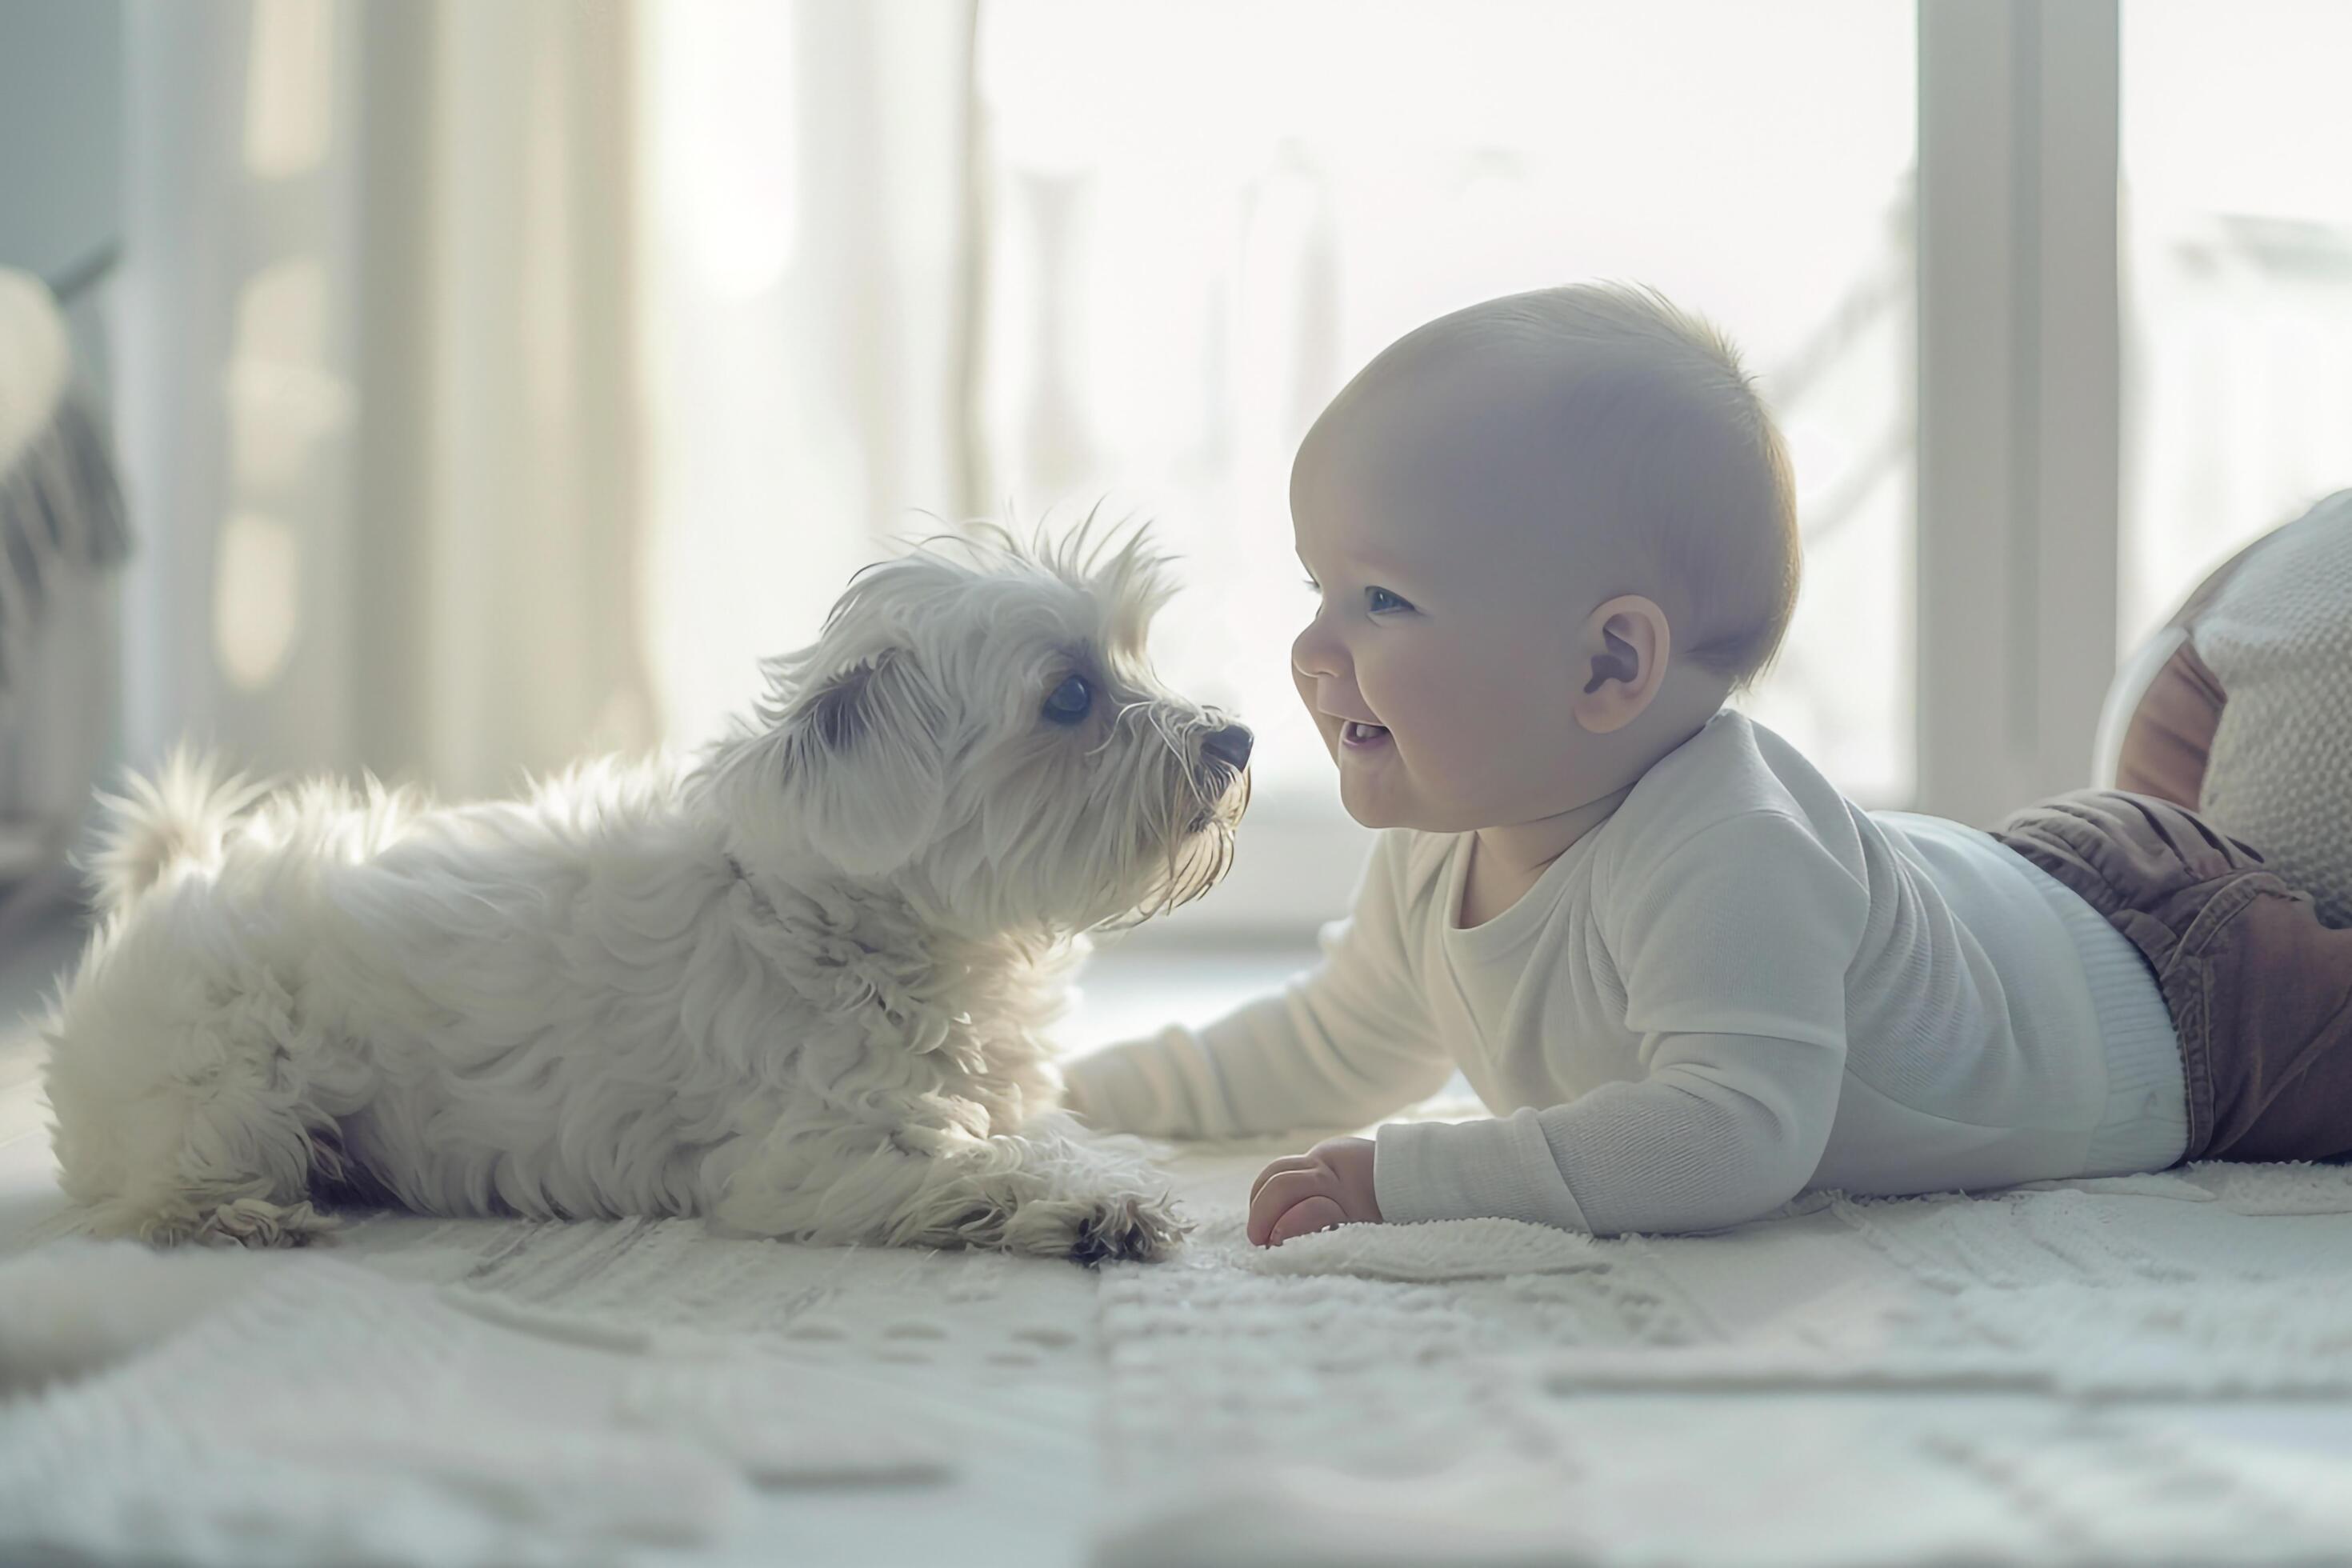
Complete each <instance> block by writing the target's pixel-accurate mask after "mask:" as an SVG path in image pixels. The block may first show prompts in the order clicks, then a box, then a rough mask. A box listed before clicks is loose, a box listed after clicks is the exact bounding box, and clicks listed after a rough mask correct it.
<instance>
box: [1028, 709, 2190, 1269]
mask: <svg viewBox="0 0 2352 1568" xmlns="http://www.w3.org/2000/svg"><path fill="white" fill-rule="evenodd" d="M1469 846H1470V837H1469V836H1468V835H1466V834H1425V833H1419V832H1414V831H1411V830H1407V829H1392V830H1390V831H1388V832H1385V833H1383V834H1381V836H1380V838H1379V841H1378V843H1377V845H1376V847H1375V848H1374V851H1373V854H1372V858H1371V862H1370V867H1369V868H1367V870H1366V873H1365V877H1364V880H1363V883H1362V885H1361V887H1360V889H1359V891H1358V894H1357V899H1356V908H1355V912H1354V915H1353V916H1352V918H1350V919H1349V920H1347V921H1339V922H1335V923H1334V924H1333V925H1331V926H1329V927H1327V928H1326V929H1325V931H1324V933H1323V948H1324V959H1323V962H1322V963H1321V964H1320V965H1319V966H1318V967H1317V968H1315V969H1314V970H1312V971H1311V972H1309V973H1305V974H1302V975H1299V976H1297V978H1295V979H1293V980H1292V981H1291V982H1290V983H1289V984H1287V985H1286V986H1285V987H1284V988H1283V990H1282V991H1281V992H1279V993H1277V994H1273V995H1268V996H1265V997H1260V998H1258V999H1257V1000H1255V1001H1254V1002H1252V1003H1250V1004H1248V1005H1244V1007H1242V1008H1240V1009H1239V1010H1238V1011H1236V1012H1234V1014H1232V1015H1231V1016H1227V1017H1226V1018H1224V1019H1223V1020H1222V1021H1220V1022H1218V1023H1216V1024H1213V1025H1211V1026H1208V1027H1207V1028H1205V1029H1201V1030H1198V1031H1195V1030H1191V1029H1186V1028H1181V1027H1173V1028H1170V1029H1166V1030H1163V1031H1161V1032H1160V1034H1159V1035H1157V1036H1156V1037H1151V1038H1148V1039H1143V1040H1138V1041H1134V1042H1131V1043H1129V1044H1126V1045H1122V1046H1117V1047H1111V1048H1109V1049H1108V1050H1104V1051H1100V1052H1097V1053H1096V1054H1094V1055H1092V1056H1089V1057H1084V1058H1079V1059H1077V1060H1076V1061H1074V1062H1071V1063H1070V1064H1068V1074H1069V1080H1070V1094H1071V1103H1072V1106H1073V1108H1074V1109H1075V1110H1077V1112H1078V1113H1079V1114H1080V1115H1081V1116H1082V1117H1083V1118H1085V1119H1086V1120H1087V1121H1091V1122H1093V1123H1094V1124H1096V1125H1097V1126H1102V1127H1107V1128H1118V1129H1123V1130H1128V1131H1139V1132H1150V1133H1158V1134H1163V1135H1171V1136H1180V1137H1211V1136H1229V1135H1234V1134H1239V1133H1245V1132H1270V1131H1284V1130H1288V1129H1292V1128H1298V1127H1310V1126H1311V1127H1331V1126H1361V1125H1364V1124H1367V1123H1370V1122H1372V1121H1378V1120H1379V1119H1380V1118H1381V1117H1383V1116H1386V1115H1388V1114H1390V1113H1391V1112H1392V1111H1395V1110H1398V1109H1400V1108H1401V1107H1403V1106H1405V1105H1409V1104H1411V1103H1412V1102H1413V1101H1414V1100H1420V1099H1423V1098H1425V1097H1426V1096H1427V1095H1428V1094H1430V1093H1431V1092H1432V1091H1433V1090H1434V1089H1436V1088H1437V1087H1438V1086H1439V1085H1440V1084H1442V1083H1444V1081H1445V1079H1447V1078H1448V1077H1449V1076H1450V1075H1451V1073H1452V1071H1453V1069H1454V1068H1456V1067H1457V1066H1458V1067H1459V1068H1461V1069H1462V1071H1463V1074H1464V1075H1465V1077H1466V1078H1467V1079H1469V1081H1470V1084H1471V1087H1472V1088H1474V1089H1476V1090H1477V1091H1478V1094H1479V1097H1480V1098H1481V1099H1482V1100H1484V1101H1485V1102H1486V1106H1487V1108H1488V1109H1489V1110H1493V1111H1495V1112H1496V1116H1495V1117H1494V1118H1492V1119H1489V1120H1483V1121H1467V1122H1459V1123H1452V1124H1447V1123H1442V1122H1412V1123H1399V1124H1392V1125H1390V1126H1385V1127H1382V1128H1381V1130H1380V1132H1379V1139H1378V1148H1377V1153H1376V1156H1375V1159H1374V1184H1375V1186H1376V1189H1377V1194H1378V1196H1379V1200H1380V1205H1381V1214H1382V1215H1383V1217H1385V1218H1387V1219H1390V1220H1396V1221H1406V1220H1419V1219H1448V1218H1467V1217H1471V1216H1475V1215H1503V1216H1506V1217H1509V1218H1517V1219H1528V1220H1534V1221H1538V1222H1539V1223H1544V1224H1549V1225H1557V1226H1565V1227H1569V1228H1572V1229H1578V1230H1590V1231H1592V1232H1594V1233H1596V1234H1601V1235H1609V1234H1613V1233H1616V1232H1621V1231H1650V1232H1662V1231H1680V1230H1699V1229H1709V1228H1715V1227H1718V1226H1727V1225H1733V1224H1737V1223H1738V1222H1740V1221H1742V1220H1746V1219H1750V1218H1753V1217H1755V1216H1757V1215H1761V1214H1764V1213H1766V1212H1768V1211H1769V1210H1770V1209H1772V1208H1774V1207H1776V1206H1777V1205H1780V1204H1782V1203H1785V1202H1786V1201H1787V1200H1788V1199H1789V1198H1790V1197H1791V1196H1793V1195H1794V1194H1796V1193H1798V1192H1799V1191H1800V1190H1801V1189H1803V1188H1805V1187H1808V1186H1824V1187H1839V1188H1843V1189H1844V1190H1846V1191H1849V1192H1854V1193H1873V1194H1902V1193H1918V1192H1933V1191H1944V1190H1950V1189H1962V1188H1983V1187H1999V1186H2007V1185H2011V1184H2016V1183H2019V1182H2026V1181H2034V1180H2040V1179H2045V1178H2058V1177H2065V1176H2076V1175H2105V1174H2114V1173H2125V1172H2136V1171H2147V1170H2158V1169H2161V1168H2163V1167H2164V1166H2166V1165H2168V1164H2171V1163H2173V1162H2174V1161H2176V1160H2178V1159H2179V1157H2180V1154H2181V1152H2182V1149H2183V1148H2184V1146H2185V1144H2186V1141H2187V1117H2186V1108H2185V1100H2184V1090H2183V1080H2182V1075H2181V1067H2180V1058H2179V1045H2178V1041H2177V1037H2176V1036H2175V1034H2174V1031H2173V1027H2172V1024H2171V1019H2170V1016H2169V1015H2168V1012H2167V1010H2166V1008H2165V1005H2164V1002H2163V999H2162V997H2161V995H2160V994H2159V993H2158V990H2157V987H2156V983H2155V978H2154V976H2153V975H2152V974H2151V973H2149V971H2148V969H2147V965H2146V963H2144V962H2143V961H2142V960H2141V958H2140V957H2139V955H2138V953H2137V952H2136V951H2135V950H2134V949H2133V948H2132V947H2131V945H2130V944H2129V943H2128V942H2126V940H2125V939H2124V938H2123V937H2122V936H2121V935H2120V934H2119V933H2117V932H2116V931H2114V930H2113V929H2112V928H2110V927H2109V926H2108V925H2107V923H2106V922H2105V921H2104V920H2103V919H2102V918H2101V917H2100V916H2099V914H2098V913H2097V911H2095V910H2093V909H2091V908H2090V906H2089V905H2087V904H2086V903H2084V901H2083V900H2081V899H2080V898H2078V897H2076V896H2075V895H2074V893H2072V892H2071V891H2069V890H2068V889H2065V888H2064V887H2063V886H2061V885H2060V884H2059V883H2058V882H2056V881H2055V880H2053V879H2051V878H2050V877H2049V876H2047V875H2046V874H2044V873H2043V872H2042V871H2041V870H2039V869H2038V868H2035V867H2033V866H2032V865H2030V864H2029V863H2028V862H2026V861H2025V860H2024V859H2023V858H2021V857H2019V856H2017V855H2015V854H2012V853H2011V851H2009V850H2008V849H2006V848H2004V847H2001V846H2000V844H1999V843H1998V842H1996V841H1995V840H1994V839H1992V838H1991V837H1990V836H1989V835H1986V834H1983V833H1980V832H1978V831H1976V830H1975V829H1972V828H1969V827H1964V826H1960V825H1958V824H1957V823H1950V822H1946V821H1942V820H1940V819H1937V818H1933V817H1924V816H1907V815H1903V814H1895V813H1885V814H1875V815H1874V814H1871V813H1867V812H1864V811H1863V810H1861V809H1860V808H1859V807H1857V806H1855V805H1853V804H1852V803H1851V802H1849V801H1847V800H1846V799H1845V798H1844V797H1843V796H1842V795H1839V794H1838V792H1837V791H1836V790H1835V789H1834V788H1832V786H1831V785H1830V784H1829V783H1828V781H1827V780H1825V779H1823V778H1822V776H1821V774H1820V773H1818V772H1817V771H1815V770H1814V769H1813V767H1812V766H1811V764H1810V763H1807V762H1806V761H1805V760H1804V759H1803V757H1802V756H1801V755H1800V754H1799V753H1798V752H1796V750H1795V749H1794V748H1793V747H1791V746H1790V745H1789V744H1788V743H1787V742H1784V741H1782V740H1781V739H1780V737H1779V736H1777V735H1775V734H1773V733H1772V732H1771V731H1769V730H1766V729H1764V728H1763V727H1761V726H1759V725H1758V724H1756V723H1754V722H1753V721H1749V720H1748V719H1747V718H1745V717H1743V716H1741V715H1739V714H1737V713H1733V712H1728V711H1727V712H1725V713H1722V714H1718V715H1717V717H1716V718H1715V719H1714V720H1712V721H1709V722H1708V724H1707V725H1706V728H1705V729H1703V730H1702V731H1700V732H1699V733H1698V734H1697V735H1696V736H1695V737H1693V738H1692V739H1691V740H1690V741H1689V742H1686V743H1685V744H1684V745H1683V746H1681V747H1680V748H1678V749H1677V750H1675V752H1672V753H1670V754H1669V755H1667V756H1666V757H1665V758H1664V759H1662V760H1661V761H1660V762H1659V763H1657V764H1656V765H1655V766H1654V767H1653V768H1652V769H1651V770H1650V772H1649V773H1646V774H1644V775H1643V778H1642V779H1641V781H1640V782H1639V783H1638V784H1635V785H1634V787H1633V791H1632V792H1631V793H1630V794H1629V795H1627V797H1626V798H1625V800H1624V802H1623V803H1622V805H1619V807H1618V808H1617V810H1616V812H1615V813H1614V814H1612V816H1610V817H1609V818H1608V819H1607V820H1606V821H1605V822H1603V823H1601V825H1600V826H1598V827H1596V828H1594V829H1593V830H1592V831H1591V832H1590V833H1588V834H1586V835H1585V837H1583V838H1582V839H1580V840H1579V841H1578V842H1577V843H1576V844H1575V845H1574V846H1573V847H1570V849H1569V851H1568V852H1567V853H1566V854H1564V855H1562V856H1561V857H1560V858H1559V859H1558V860H1556V861H1554V862H1553V863H1552V865H1551V866H1550V867H1549V868H1547V870H1546V871H1545V873H1544V875H1543V877H1542V879H1540V880H1539V881H1538V883H1537V884H1536V885H1535V887H1534V888H1533V889H1530V890H1529V891H1528V894H1527V895H1526V896H1525V897H1523V898H1522V899H1521V900H1519V901H1518V902H1517V904H1515V905H1513V906H1512V907H1511V908H1510V909H1509V910H1507V911H1505V912H1504V913H1503V914H1502V915H1500V916H1498V917H1496V919H1494V920H1492V921H1487V922H1486V924H1484V925H1480V926H1476V927H1473V928H1471V929H1468V930H1465V929H1463V928H1461V927H1460V926H1459V925H1458V924H1457V923H1456V916H1457V912H1458V910H1460V908H1461V899H1462V885H1463V877H1464V874H1465V869H1466V868H1467V863H1468V858H1467V853H1466V852H1467V850H1468V848H1469Z"/></svg>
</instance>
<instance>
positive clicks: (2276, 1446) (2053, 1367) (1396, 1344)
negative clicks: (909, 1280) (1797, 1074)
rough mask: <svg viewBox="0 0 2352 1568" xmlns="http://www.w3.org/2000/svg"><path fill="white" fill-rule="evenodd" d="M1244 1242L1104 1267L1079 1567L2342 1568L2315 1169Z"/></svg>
mask: <svg viewBox="0 0 2352 1568" xmlns="http://www.w3.org/2000/svg"><path fill="white" fill-rule="evenodd" d="M1239 1164H1241V1165H1242V1166H1244V1168H1245V1167H1246V1164H1247V1162H1240V1163H1239ZM1239 1226H1240V1211H1239V1209H1238V1208H1237V1207H1234V1206H1232V1205H1231V1204H1230V1201H1229V1203H1228V1206H1227V1207H1226V1208H1225V1209H1224V1211H1223V1213H1222V1214H1220V1215H1217V1216H1216V1218H1215V1219H1214V1221H1213V1223H1212V1224H1211V1225H1209V1226H1206V1227H1205V1228H1204V1232H1203V1234H1202V1236H1201V1237H1199V1238H1198V1242H1199V1245H1197V1246H1196V1247H1195V1248H1194V1249H1193V1251H1192V1255H1191V1256H1190V1257H1189V1258H1187V1259H1185V1260H1184V1262H1183V1263H1181V1264H1180V1265H1178V1266H1175V1267H1172V1268H1160V1269H1145V1268H1132V1267H1122V1268H1118V1269H1116V1270H1114V1271H1111V1273H1110V1276H1109V1277H1108V1279H1106V1280H1105V1283H1104V1287H1103V1292H1102V1328H1101V1332H1102V1339H1103V1343H1104V1349H1105V1352H1106V1354H1107V1356H1108V1363H1109V1378H1110V1388H1109V1394H1110V1411H1111V1419H1112V1421H1113V1423H1114V1426H1115V1430H1116V1431H1117V1433H1118V1442H1117V1445H1116V1451H1117V1455H1118V1468H1119V1478H1120V1479H1122V1480H1123V1481H1126V1482H1128V1483H1130V1484H1131V1486H1132V1489H1133V1490H1134V1492H1135V1494H1136V1495H1137V1496H1138V1497H1139V1499H1141V1500H1139V1503H1138V1504H1137V1507H1136V1511H1135V1512H1134V1513H1133V1514H1132V1515H1131V1516H1130V1518H1129V1520H1128V1521H1126V1522H1125V1523H1123V1524H1120V1525H1116V1526H1113V1527H1112V1528H1111V1529H1109V1530H1108V1531H1107V1532H1106V1535H1105V1537H1104V1539H1103V1541H1102V1542H1101V1552H1100V1560H1101V1561H1103V1562H1106V1563H1121V1564H1140V1563H1200V1562H1216V1563H1359V1564H1360V1563H1428V1562H1437V1561H1444V1562H1475V1563H1490V1562H1491V1563H1520V1562H1528V1563H1559V1562H1579V1563H1583V1562H1590V1563H1659V1562H1671V1563H1727V1564H1728V1563H1811V1564H1824V1563H1894V1562H1906V1563H1907V1562H1926V1561H1935V1562H1951V1561H1968V1562H1986V1563H2059V1562H2083V1563H2092V1562H2096V1563H2106V1562H2147V1561H2179V1562H2195V1563H2218V1562H2313V1561H2316V1562H2352V1171H2347V1170H2346V1169H2344V1168H2341V1167H2329V1166H2316V1167H2315V1166H2307V1165H2306V1166H2227V1165H2218V1164H2217V1165H2204V1166H2198V1167H2192V1168H2189V1169H2188V1170H2185V1171H2177V1172H2170V1173H2164V1174H2160V1175H2152V1176H2141V1177H2132V1178H2121V1179H2115V1180H2107V1181H2085V1182H2080V1183H2070V1184H2042V1185H2039V1186H2037V1187H2035V1188H2031V1189H2021V1190H2018V1191H2015V1192H2011V1193H2007V1194H1997V1195H1991V1196H1987V1197H1983V1198H1973V1199H1972V1198H1968V1197H1960V1196H1947V1197H1936V1198H1922V1199H1910V1200H1886V1201H1867V1202H1854V1201H1849V1200H1847V1199H1845V1198H1843V1197H1841V1196H1836V1195H1833V1194H1807V1195H1805V1196H1803V1197H1801V1198H1800V1199H1799V1200H1798V1201H1797V1202H1796V1203H1794V1204H1792V1205H1790V1207H1789V1209H1788V1210H1787V1211H1785V1212H1784V1213H1783V1214H1782V1215H1780V1216H1777V1217H1775V1218H1773V1219H1770V1220H1767V1221H1761V1222H1758V1223H1756V1224H1752V1225H1748V1226H1741V1227H1739V1228H1738V1229H1737V1230H1734V1231H1730V1232H1726V1233H1722V1234H1718V1235H1715V1236H1709V1237H1648V1238H1644V1237H1628V1238H1623V1239H1620V1240H1613V1241H1593V1240H1590V1239H1584V1238H1577V1237H1560V1236H1555V1235H1552V1234H1550V1233H1547V1232H1543V1231H1540V1230H1537V1229H1535V1228H1533V1227H1528V1226H1517V1225H1516V1224H1513V1223H1511V1222H1505V1221H1477V1222H1459V1223H1449V1224H1440V1225H1429V1226H1406V1227H1378V1226H1365V1227H1359V1228H1357V1229H1354V1230H1341V1231H1338V1232H1330V1233H1326V1234H1325V1235H1323V1236H1320V1237H1313V1238H1310V1239H1309V1240H1308V1241H1307V1242H1305V1243H1295V1244H1293V1245H1292V1246H1290V1247H1283V1248H1280V1249H1277V1250H1276V1251H1275V1252H1273V1253H1256V1252H1254V1251H1252V1250H1251V1249H1250V1248H1249V1247H1247V1245H1246V1243H1245V1242H1244V1241H1243V1240H1242V1239H1241V1237H1240V1234H1239ZM1504 1257H1508V1258H1512V1259H1513V1261H1514V1268H1515V1270H1524V1271H1514V1272H1510V1273H1507V1274H1504V1275H1502V1276H1501V1277H1497V1271H1496V1259H1497V1258H1504Z"/></svg>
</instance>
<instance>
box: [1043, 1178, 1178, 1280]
mask: <svg viewBox="0 0 2352 1568" xmlns="http://www.w3.org/2000/svg"><path fill="white" fill-rule="evenodd" d="M1191 1229H1192V1224H1191V1222H1190V1221H1188V1220H1186V1219H1185V1218H1184V1217H1183V1216H1182V1215H1181V1214H1179V1213H1178V1212H1177V1209H1176V1205H1175V1201H1174V1199H1172V1198H1171V1197H1170V1196H1169V1195H1168V1194H1164V1193H1163V1194H1159V1195H1157V1196H1147V1195H1144V1194H1136V1193H1122V1194H1118V1195H1116V1196H1110V1197H1100V1198H1079V1199H1059V1200H1055V1199H1048V1200H1045V1201H1042V1202H1038V1203H1032V1204H1026V1205H1023V1206H1022V1208H1021V1210H1020V1212H1019V1213H1018V1214H1016V1215H1014V1216H1013V1222H1012V1223H1011V1224H1010V1225H1008V1226H1006V1227H1005V1234H1004V1243H1005V1245H1006V1246H1007V1247H1010V1248H1011V1249H1012V1250H1013V1251H1015V1252H1025V1253H1028V1254H1030V1255H1031V1256H1033V1257H1038V1258H1068V1259H1069V1260H1070V1261H1071V1262H1073V1263H1083V1264H1086V1265H1087V1267H1089V1268H1091V1267H1093V1266H1094V1265H1095V1264H1097V1263H1153V1262H1157V1261H1158V1260H1159V1259H1160V1258H1165V1257H1167V1256H1168V1254H1169V1253H1171V1252H1172V1251H1174V1250H1175V1248H1176V1244H1177V1243H1178V1242H1179V1241H1181V1240H1182V1239H1183V1237H1184V1235H1185V1233H1186V1232H1187V1231H1190V1230H1191Z"/></svg>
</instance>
